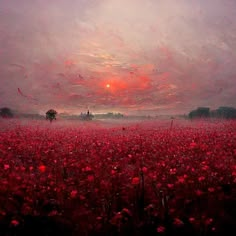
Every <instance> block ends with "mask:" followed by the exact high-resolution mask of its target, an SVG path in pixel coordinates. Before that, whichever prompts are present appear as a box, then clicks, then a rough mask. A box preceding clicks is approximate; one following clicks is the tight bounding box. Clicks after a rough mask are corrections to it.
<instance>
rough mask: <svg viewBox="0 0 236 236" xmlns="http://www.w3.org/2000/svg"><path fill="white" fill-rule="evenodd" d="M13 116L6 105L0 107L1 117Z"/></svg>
mask: <svg viewBox="0 0 236 236" xmlns="http://www.w3.org/2000/svg"><path fill="white" fill-rule="evenodd" d="M13 116H14V115H13V112H12V110H11V109H10V108H8V107H2V108H0V117H2V118H12V117H13Z"/></svg>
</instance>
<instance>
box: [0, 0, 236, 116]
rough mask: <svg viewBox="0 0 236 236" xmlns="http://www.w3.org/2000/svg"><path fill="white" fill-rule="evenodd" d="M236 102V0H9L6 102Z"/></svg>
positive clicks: (2, 26) (0, 17)
mask: <svg viewBox="0 0 236 236" xmlns="http://www.w3.org/2000/svg"><path fill="white" fill-rule="evenodd" d="M222 105H226V106H234V107H236V1H235V0H20V1H19V0H0V107H3V106H7V107H10V108H12V109H15V110H18V111H23V112H38V113H45V111H46V110H47V109H50V108H53V109H55V110H57V111H58V112H71V113H80V112H81V111H83V112H85V111H86V110H87V108H89V109H90V110H91V111H92V112H94V113H102V112H109V111H111V112H122V113H125V114H142V115H143V114H147V113H148V114H151V115H158V114H177V113H188V112H189V111H190V110H192V109H195V108H196V107H198V106H209V107H211V108H213V109H214V108H217V107H219V106H222Z"/></svg>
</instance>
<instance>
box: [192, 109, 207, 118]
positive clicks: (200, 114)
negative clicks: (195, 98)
mask: <svg viewBox="0 0 236 236" xmlns="http://www.w3.org/2000/svg"><path fill="white" fill-rule="evenodd" d="M209 116H210V108H208V107H198V108H197V109H196V110H193V111H191V112H190V113H189V118H190V119H193V118H208V117H209Z"/></svg>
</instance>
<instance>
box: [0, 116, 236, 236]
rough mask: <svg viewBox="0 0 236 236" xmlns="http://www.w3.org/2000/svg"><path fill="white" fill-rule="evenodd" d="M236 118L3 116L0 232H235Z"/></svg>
mask: <svg viewBox="0 0 236 236" xmlns="http://www.w3.org/2000/svg"><path fill="white" fill-rule="evenodd" d="M235 225H236V121H194V122H190V121H184V120H174V124H173V127H172V128H170V121H169V120H168V121H165V120H164V121H145V122H133V123H132V122H129V123H125V122H123V123H116V124H112V123H105V122H98V121H92V122H87V123H86V122H79V121H78V122H76V121H74V122H73V123H72V122H63V121H56V122H54V123H52V124H49V123H47V122H46V121H30V122H29V121H27V122H26V121H18V120H1V121H0V235H45V236H46V235H117V236H118V235H140V236H141V235H201V236H202V235H235V234H236V226H235Z"/></svg>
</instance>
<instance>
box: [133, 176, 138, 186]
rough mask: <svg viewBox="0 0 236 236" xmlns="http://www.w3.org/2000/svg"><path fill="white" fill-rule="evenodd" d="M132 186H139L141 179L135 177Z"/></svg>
mask: <svg viewBox="0 0 236 236" xmlns="http://www.w3.org/2000/svg"><path fill="white" fill-rule="evenodd" d="M132 184H133V185H138V184H139V177H134V178H133V179H132Z"/></svg>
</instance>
